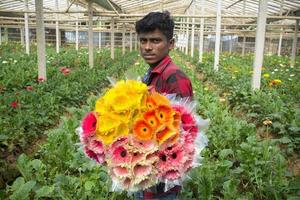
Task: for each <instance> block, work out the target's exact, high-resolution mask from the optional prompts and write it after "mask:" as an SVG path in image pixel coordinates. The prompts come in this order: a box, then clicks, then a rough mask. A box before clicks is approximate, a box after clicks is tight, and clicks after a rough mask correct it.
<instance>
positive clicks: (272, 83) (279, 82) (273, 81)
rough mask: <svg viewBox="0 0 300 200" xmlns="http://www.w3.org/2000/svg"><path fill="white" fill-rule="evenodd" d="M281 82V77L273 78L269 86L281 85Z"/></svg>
mask: <svg viewBox="0 0 300 200" xmlns="http://www.w3.org/2000/svg"><path fill="white" fill-rule="evenodd" d="M281 83H282V81H281V80H279V79H274V80H272V81H271V82H270V83H269V86H273V85H279V84H281Z"/></svg>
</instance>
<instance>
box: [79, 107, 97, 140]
mask: <svg viewBox="0 0 300 200" xmlns="http://www.w3.org/2000/svg"><path fill="white" fill-rule="evenodd" d="M96 125H97V118H96V116H95V115H94V113H92V112H90V113H88V114H87V115H86V116H85V117H84V119H83V121H82V129H83V137H89V136H91V135H93V134H94V132H95V130H96Z"/></svg>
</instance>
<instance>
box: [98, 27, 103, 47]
mask: <svg viewBox="0 0 300 200" xmlns="http://www.w3.org/2000/svg"><path fill="white" fill-rule="evenodd" d="M101 26H102V23H101V21H100V22H99V28H100V31H99V34H98V35H99V39H98V42H99V43H98V47H99V49H101V43H102V38H101V37H102V33H101Z"/></svg>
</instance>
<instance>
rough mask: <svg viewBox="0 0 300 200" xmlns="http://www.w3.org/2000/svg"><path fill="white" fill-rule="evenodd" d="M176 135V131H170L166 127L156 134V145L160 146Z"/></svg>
mask: <svg viewBox="0 0 300 200" xmlns="http://www.w3.org/2000/svg"><path fill="white" fill-rule="evenodd" d="M176 133H177V131H176V130H175V129H172V128H170V127H169V126H167V127H165V128H164V129H163V130H161V131H159V132H158V133H156V140H157V142H158V144H159V145H161V144H162V143H164V142H165V141H166V140H168V139H169V138H171V137H174V136H175V135H176Z"/></svg>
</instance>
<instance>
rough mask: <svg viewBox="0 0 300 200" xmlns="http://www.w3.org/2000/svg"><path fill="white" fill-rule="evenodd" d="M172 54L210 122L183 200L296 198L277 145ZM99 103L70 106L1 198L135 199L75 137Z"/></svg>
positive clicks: (137, 68) (23, 159)
mask: <svg viewBox="0 0 300 200" xmlns="http://www.w3.org/2000/svg"><path fill="white" fill-rule="evenodd" d="M172 56H173V58H174V61H175V63H177V64H178V65H179V66H181V67H182V68H183V69H184V70H185V71H186V73H187V74H188V76H189V77H190V78H191V80H192V83H193V88H194V92H195V100H197V101H198V105H197V110H198V113H199V114H200V115H201V116H203V117H204V118H207V119H210V126H209V128H208V131H207V136H208V138H209V143H208V147H207V148H205V149H204V150H203V152H202V153H201V155H202V156H203V160H202V165H201V166H200V167H198V168H196V169H193V170H192V171H191V172H190V174H188V177H187V179H186V180H185V182H184V185H183V188H182V190H181V193H180V196H179V199H191V200H193V199H293V198H296V196H295V193H296V192H297V191H298V188H297V186H298V185H299V184H297V182H296V181H295V180H292V179H291V177H290V176H289V174H288V173H287V168H286V161H285V159H284V157H283V155H282V153H281V151H280V149H279V148H278V147H277V146H276V144H275V142H274V141H271V140H262V141H259V140H258V139H257V138H256V129H255V125H254V124H253V123H248V122H247V121H245V120H243V119H239V118H237V117H235V116H234V115H233V114H232V113H231V110H230V108H229V107H228V106H227V105H224V104H222V103H221V102H220V101H219V96H218V94H217V93H215V91H212V90H207V88H206V86H205V85H204V84H203V83H202V81H201V80H199V79H197V77H196V75H195V73H194V71H193V70H191V69H190V68H188V67H186V66H185V63H186V58H182V57H180V56H179V55H178V54H173V55H172ZM146 68H147V67H146V65H145V64H144V63H143V62H139V63H136V65H134V66H132V68H130V71H129V72H128V73H127V74H131V75H132V74H135V73H137V74H140V75H142V74H143V73H145V71H146ZM100 96H102V95H100ZM97 99H98V96H94V95H92V96H91V97H90V98H89V99H88V101H87V103H86V104H85V105H83V106H82V107H81V108H78V107H70V108H69V109H68V112H69V115H68V116H62V117H61V123H60V125H59V127H57V128H55V129H52V130H49V131H48V133H47V135H48V138H47V140H46V141H45V143H44V144H43V145H42V146H41V148H40V150H39V151H38V152H37V153H36V154H35V155H34V157H33V158H29V157H28V156H27V155H25V154H22V155H21V156H20V157H19V158H18V161H17V167H18V170H19V171H20V173H21V174H22V176H20V177H18V178H17V179H16V180H15V181H14V182H13V183H12V184H9V185H8V186H7V188H6V191H3V193H2V196H0V197H3V198H9V199H41V198H51V199H120V200H121V199H122V200H123V199H132V197H131V196H127V193H126V192H122V193H119V192H111V184H112V181H111V179H110V176H109V175H108V174H107V169H106V168H105V167H104V166H101V165H98V164H97V163H96V162H94V161H91V160H90V159H88V158H87V157H86V156H85V155H84V152H83V148H82V146H81V144H80V141H79V138H78V135H77V134H76V133H75V129H76V128H77V127H78V126H79V125H80V123H81V119H82V118H83V116H84V115H85V114H86V113H87V112H89V111H90V110H91V109H93V108H94V106H95V103H96V100H97Z"/></svg>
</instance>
